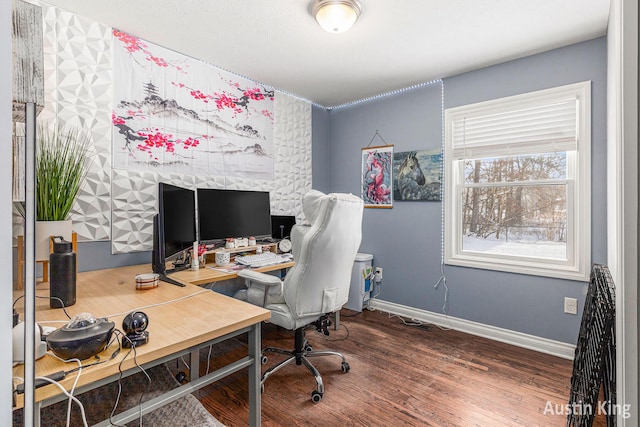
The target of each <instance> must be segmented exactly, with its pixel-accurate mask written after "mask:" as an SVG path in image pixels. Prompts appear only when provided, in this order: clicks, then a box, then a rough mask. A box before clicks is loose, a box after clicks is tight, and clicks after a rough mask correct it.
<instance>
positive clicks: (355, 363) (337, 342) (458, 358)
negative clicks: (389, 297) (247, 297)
mask: <svg viewBox="0 0 640 427" xmlns="http://www.w3.org/2000/svg"><path fill="white" fill-rule="evenodd" d="M352 314H353V312H350V311H348V310H343V312H342V317H341V326H342V327H341V329H340V330H339V331H334V330H331V335H330V336H329V337H327V338H325V337H324V336H323V335H321V334H319V333H317V332H316V331H315V329H313V328H310V329H308V330H307V339H308V340H309V343H310V344H311V345H312V346H313V347H314V349H316V350H318V349H333V350H338V351H341V352H343V353H344V354H345V356H346V357H347V360H348V362H349V364H350V366H351V370H350V372H348V373H343V372H342V371H341V369H340V359H339V358H337V357H318V358H314V359H313V360H312V362H313V363H314V365H315V366H316V367H317V368H318V370H319V371H320V373H321V374H322V378H323V380H324V384H325V393H324V398H323V400H322V401H321V402H320V403H317V404H314V403H312V402H311V399H310V397H311V391H312V390H314V389H315V381H314V379H313V377H312V376H311V375H310V374H309V373H308V371H307V370H306V368H304V367H303V366H296V365H295V364H292V365H289V366H287V367H285V368H283V369H282V370H280V371H279V372H277V373H275V374H274V375H272V376H271V377H270V378H269V380H268V381H267V382H266V383H265V390H264V393H263V394H262V425H263V426H284V425H287V426H296V425H299V426H399V425H403V426H439V427H444V426H465V427H466V426H483V427H484V426H564V425H565V423H566V416H565V415H551V414H544V411H545V407H547V405H552V407H553V408H556V407H562V405H566V403H567V400H568V396H569V387H570V378H571V369H572V362H571V361H570V360H565V359H561V358H557V357H554V356H549V355H546V354H542V353H538V352H535V351H531V350H526V349H522V348H519V347H514V346H511V345H508V344H503V343H499V342H495V341H491V340H488V339H484V338H479V337H475V336H472V335H468V334H465V333H461V332H457V331H452V330H450V331H445V330H441V329H439V328H437V327H431V328H430V329H429V330H426V329H423V328H417V327H412V326H405V325H404V324H403V323H402V322H401V321H400V319H399V318H397V317H393V318H389V316H388V315H387V314H386V313H382V312H372V311H365V312H363V313H361V314H357V315H355V316H352V317H348V316H349V315H352ZM263 344H264V345H265V346H276V347H282V348H286V349H289V348H291V347H292V346H293V335H292V333H291V332H289V331H286V330H283V329H280V328H278V327H276V326H274V325H271V324H265V325H263ZM245 347H246V344H245V343H244V342H242V340H237V341H235V342H233V341H232V342H231V343H230V344H227V345H224V346H218V347H214V348H213V352H212V356H211V366H210V369H215V368H216V367H217V366H216V365H217V364H219V363H221V362H222V361H224V359H225V355H226V354H234V352H240V351H243V352H246V349H245ZM277 360H280V356H278V355H273V354H270V355H269V361H268V362H267V365H265V368H266V367H269V366H271V365H272V364H273V363H275V362H276V361H277ZM201 369H202V371H203V372H204V370H205V369H206V364H205V363H203V365H202V367H201ZM263 371H264V369H263ZM197 397H199V399H200V401H201V402H202V403H203V405H204V406H205V407H206V408H207V410H209V412H211V413H212V414H213V415H214V416H215V417H216V418H217V419H218V420H220V421H221V422H222V423H224V424H226V425H227V426H229V427H233V426H246V425H247V420H248V409H247V375H246V373H245V372H241V373H236V374H233V375H230V376H229V377H227V378H225V379H223V380H221V381H219V382H217V383H214V384H212V385H211V386H209V387H207V388H205V389H203V390H201V391H200V393H199V396H197ZM547 402H550V403H549V404H548V403H547Z"/></svg>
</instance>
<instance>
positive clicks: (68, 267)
mask: <svg viewBox="0 0 640 427" xmlns="http://www.w3.org/2000/svg"><path fill="white" fill-rule="evenodd" d="M51 239H52V240H53V253H52V254H51V255H49V266H50V277H49V297H50V298H49V306H50V307H51V308H61V307H69V306H71V305H73V304H75V303H76V254H75V253H74V252H73V247H72V245H71V242H67V241H66V240H64V239H63V238H62V237H61V236H55V237H52V238H51ZM57 239H59V241H57Z"/></svg>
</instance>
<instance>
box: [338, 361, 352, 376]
mask: <svg viewBox="0 0 640 427" xmlns="http://www.w3.org/2000/svg"><path fill="white" fill-rule="evenodd" d="M340 367H341V368H342V372H344V373H347V372H349V370H350V369H351V366H349V364H348V363H347V362H342V366H340Z"/></svg>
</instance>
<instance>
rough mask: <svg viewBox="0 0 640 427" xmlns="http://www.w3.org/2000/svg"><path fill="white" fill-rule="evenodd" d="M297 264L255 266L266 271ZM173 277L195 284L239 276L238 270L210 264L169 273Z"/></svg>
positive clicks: (263, 271)
mask: <svg viewBox="0 0 640 427" xmlns="http://www.w3.org/2000/svg"><path fill="white" fill-rule="evenodd" d="M294 265H295V262H294V261H290V262H283V263H282V264H273V265H267V266H264V267H260V268H255V269H254V270H255V271H259V272H262V273H266V272H269V271H276V270H283V269H287V268H291V267H293V266H294ZM238 271H239V270H238ZM169 277H171V278H172V279H176V280H179V281H181V282H187V283H191V284H193V285H204V284H207V283H212V282H221V281H223V280H230V279H235V278H236V277H238V273H237V272H225V271H220V270H215V269H213V268H211V267H209V266H207V267H204V268H200V269H199V270H195V271H194V270H182V271H177V272H175V273H171V274H170V275H169Z"/></svg>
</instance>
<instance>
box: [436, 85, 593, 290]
mask: <svg viewBox="0 0 640 427" xmlns="http://www.w3.org/2000/svg"><path fill="white" fill-rule="evenodd" d="M567 96H575V98H576V100H577V102H576V148H575V151H573V150H566V152H567V176H566V178H565V181H566V185H567V206H566V207H567V246H566V254H567V260H566V261H564V260H553V259H549V258H540V257H533V256H519V255H495V254H487V253H481V252H471V251H464V250H463V243H462V240H463V235H462V230H463V228H462V227H463V225H462V221H463V218H462V217H463V211H462V206H463V203H464V200H463V194H464V188H465V186H464V185H463V184H464V162H465V160H468V159H465V158H462V159H460V158H459V155H454V149H455V147H454V144H455V141H454V124H455V123H456V121H459V120H461V119H464V118H467V117H479V116H484V115H487V114H493V113H496V112H505V111H510V110H517V109H520V108H523V107H528V106H538V105H544V104H549V103H554V102H557V101H558V100H560V99H566V98H567ZM444 145H445V147H444V148H445V149H444V182H445V188H444V191H445V201H444V203H445V205H444V210H445V212H444V214H445V215H444V218H445V220H444V222H445V224H444V232H445V233H444V234H445V236H444V238H445V241H444V262H445V264H447V265H457V266H463V267H473V268H480V269H488V270H496V271H505V272H512V273H520V274H528V275H537V276H545V277H556V278H562V279H571V280H579V281H588V280H589V273H590V268H591V82H590V81H586V82H581V83H575V84H570V85H565V86H560V87H555V88H551V89H546V90H541V91H536V92H529V93H524V94H520V95H515V96H509V97H505V98H499V99H494V100H489V101H484V102H479V103H475V104H469V105H463V106H459V107H453V108H448V109H446V110H445V144H444ZM526 146H535V147H539V146H540V142H539V141H533V142H531V141H529V142H520V143H509V144H508V146H507V144H505V145H504V146H502V147H497V146H493V147H489V144H487V147H489V148H486V147H483V146H480V152H482V153H483V155H482V156H477V157H478V158H485V159H486V158H491V157H500V156H504V155H505V153H504V150H505V149H511V148H514V151H515V152H520V151H521V150H520V149H519V148H518V147H526ZM487 150H489V151H488V152H490V153H491V155H489V156H488V155H487ZM525 151H526V150H525ZM562 151H565V150H564V149H562ZM534 153H542V151H535V152H534ZM507 154H508V153H507ZM465 155H466V154H465ZM471 158H473V157H469V159H471ZM521 183H526V181H521ZM526 184H527V185H529V184H528V183H526ZM510 185H512V184H510Z"/></svg>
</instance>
